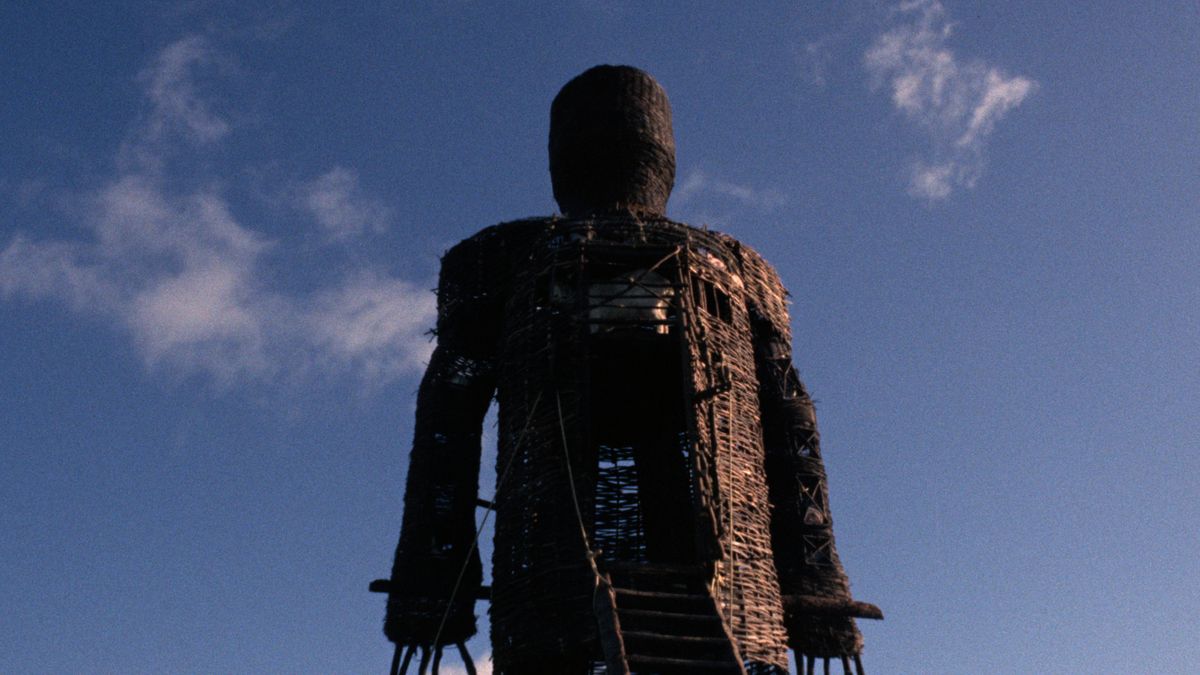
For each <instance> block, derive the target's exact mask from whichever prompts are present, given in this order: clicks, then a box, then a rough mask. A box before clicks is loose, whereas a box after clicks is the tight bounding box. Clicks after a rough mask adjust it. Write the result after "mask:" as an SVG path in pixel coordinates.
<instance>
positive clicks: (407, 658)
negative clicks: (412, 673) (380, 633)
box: [396, 645, 417, 675]
mask: <svg viewBox="0 0 1200 675" xmlns="http://www.w3.org/2000/svg"><path fill="white" fill-rule="evenodd" d="M396 646H397V647H399V645H396ZM415 651H417V646H416V645H409V646H408V651H407V652H405V654H404V663H402V664H400V673H399V675H405V674H406V673H408V664H409V663H411V662H412V657H413V652H415Z"/></svg>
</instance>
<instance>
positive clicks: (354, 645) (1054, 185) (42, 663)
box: [0, 0, 1200, 674]
mask: <svg viewBox="0 0 1200 675" xmlns="http://www.w3.org/2000/svg"><path fill="white" fill-rule="evenodd" d="M415 4H418V3H404V4H399V3H397V4H395V5H393V4H390V3H360V4H358V5H355V6H354V8H353V9H343V10H341V11H336V12H335V11H331V10H330V9H329V7H328V6H327V5H325V4H319V3H290V2H287V3H285V2H277V3H254V6H253V7H252V8H246V7H242V6H240V5H236V4H233V3H226V2H181V3H175V4H169V3H145V4H142V3H132V2H117V3H111V4H109V3H72V2H54V3H36V4H35V3H6V4H4V5H3V6H2V7H0V37H2V42H0V44H3V45H4V47H3V51H2V52H0V53H2V54H3V58H0V87H2V91H4V100H3V102H0V128H3V129H4V132H5V133H4V134H3V146H0V147H2V152H0V317H3V319H2V320H0V383H2V384H0V503H2V504H3V509H0V535H2V536H0V606H3V607H4V608H5V615H6V622H5V624H6V630H5V631H3V632H2V633H0V672H4V673H56V672H82V671H85V670H87V671H91V672H101V673H168V672H181V673H183V672H186V673H260V672H289V673H369V672H382V671H383V670H384V668H385V667H386V665H387V661H388V658H389V657H390V645H389V643H387V642H386V640H385V639H384V637H383V635H382V632H381V626H382V617H383V608H384V601H383V598H381V597H380V596H375V595H371V594H368V593H367V592H366V584H367V582H368V581H370V580H371V579H374V578H377V577H382V576H386V575H387V573H388V571H389V570H390V565H391V556H392V550H393V547H394V546H395V541H396V535H397V532H398V528H399V524H400V514H401V505H402V486H403V484H404V476H405V471H406V467H407V451H408V445H409V442H410V439H411V431H412V421H413V420H412V416H413V407H414V404H415V401H414V398H415V390H416V386H417V383H418V381H419V378H420V374H421V371H422V368H423V364H424V362H425V359H427V357H428V354H429V352H430V350H431V348H432V344H431V342H430V338H429V336H428V335H427V334H426V331H427V330H428V329H429V328H430V327H431V326H432V316H433V310H434V305H433V295H432V293H430V292H429V289H431V288H432V287H433V286H434V285H435V283H436V281H435V280H436V274H437V266H438V256H439V255H440V254H441V253H442V252H443V251H444V250H445V249H446V248H448V247H449V246H451V245H452V244H454V243H455V242H457V241H458V240H460V239H462V238H464V237H466V236H469V235H470V234H472V233H474V232H475V231H477V230H479V229H481V228H483V227H485V226H487V225H490V224H493V223H496V222H500V221H504V220H509V219H515V218H519V217H524V216H532V215H549V214H551V213H553V212H554V211H555V205H554V202H553V199H552V195H551V190H550V181H549V175H548V172H547V165H546V162H547V160H546V138H547V131H548V118H549V104H550V100H551V99H552V98H553V96H554V94H555V93H556V92H557V90H558V88H559V87H561V86H562V84H564V83H565V82H566V81H567V80H569V79H570V78H571V77H573V76H574V75H576V74H578V73H579V72H581V71H583V70H585V69H586V68H588V67H590V66H592V65H595V64H598V63H624V64H630V65H634V66H637V67H640V68H643V69H645V70H647V71H649V72H650V73H651V74H653V75H654V76H655V77H656V78H657V79H658V80H659V81H660V82H661V83H662V85H663V87H664V88H665V89H666V91H667V92H668V94H669V95H670V97H671V101H672V106H673V109H674V115H675V118H674V124H675V133H676V143H677V148H678V166H679V171H678V179H677V184H676V190H675V193H674V196H673V197H672V200H671V202H670V204H669V205H668V215H670V216H672V217H674V218H676V219H678V220H682V221H686V222H689V223H692V224H696V225H700V224H707V225H709V226H710V227H712V228H715V229H719V230H722V231H725V232H728V233H730V234H732V235H734V236H736V237H738V238H739V239H741V240H742V241H743V242H745V243H747V244H749V245H751V246H753V247H755V248H757V249H758V250H759V251H760V252H762V253H763V254H764V255H765V256H766V257H767V258H768V259H769V260H770V261H772V262H773V263H774V264H775V265H776V266H777V268H778V269H779V271H780V273H781V275H782V277H783V279H784V282H785V283H786V284H787V285H788V287H789V288H790V290H791V292H792V294H793V298H792V299H793V304H792V320H793V333H794V340H795V345H794V347H795V358H796V363H797V366H798V368H799V370H800V373H801V376H802V377H803V379H804V380H805V382H806V383H807V385H808V388H809V390H810V391H811V392H812V393H813V395H814V397H815V399H816V403H817V409H818V417H819V420H820V425H821V431H822V446H823V449H824V451H825V455H826V466H827V469H828V472H829V476H830V490H831V505H832V511H833V516H834V520H835V532H836V534H837V536H838V547H839V551H840V553H841V556H842V559H843V562H844V564H845V566H846V569H847V572H848V573H849V575H850V578H851V581H852V583H853V587H854V592H855V595H856V597H858V598H860V599H863V600H866V601H869V602H873V603H876V604H878V605H880V606H881V607H882V608H883V610H884V612H885V614H886V615H887V619H886V620H885V621H883V622H861V627H862V629H863V633H864V635H865V638H866V644H867V647H866V652H865V655H864V660H865V664H866V666H867V669H868V671H870V672H873V673H946V674H950V673H1009V672H1011V673H1018V672H1071V673H1091V672H1101V671H1103V672H1130V673H1139V672H1156V673H1187V672H1194V670H1195V667H1196V666H1195V664H1196V663H1200V643H1198V642H1197V639H1196V638H1197V637H1198V636H1200V612H1198V611H1197V609H1196V608H1197V606H1198V605H1200V527H1197V524H1198V523H1200V458H1198V457H1197V448H1198V447H1200V416H1198V415H1197V401H1198V400H1200V265H1198V264H1197V261H1200V227H1198V226H1200V190H1198V187H1197V186H1198V185H1200V9H1198V8H1197V5H1196V4H1195V3H1194V2H1169V1H1166V0H1164V1H1163V2H1155V3H1150V4H1146V5H1137V6H1134V5H1130V4H1128V3H1117V2H1095V3H1086V4H1077V3H1047V2H1012V3H984V2H955V1H951V0H946V1H945V2H941V3H939V2H937V1H936V0H915V1H911V2H903V3H887V2H879V3H876V2H848V3H839V4H838V5H837V6H836V8H830V7H826V6H824V5H823V4H818V3H755V4H753V5H752V6H750V7H739V8H736V9H734V8H733V6H732V5H729V6H728V7H727V6H726V5H725V4H723V3H721V4H719V3H697V4H695V5H692V6H689V7H688V8H687V9H686V10H683V9H679V8H676V7H675V6H674V5H673V4H669V3H634V2H625V1H622V0H597V1H594V2H583V1H579V2H564V3H553V4H552V3H546V4H544V5H540V6H535V5H533V4H532V3H525V4H522V5H521V6H520V7H518V8H508V9H506V10H503V11H502V10H500V9H497V8H496V7H495V6H494V5H493V4H491V3H477V2H441V3H426V4H425V6H424V7H413V6H412V5H415ZM489 424H490V422H489ZM486 439H487V441H488V442H489V443H491V442H494V435H493V434H492V433H491V432H490V431H489V432H488V434H487V436H486ZM493 454H494V453H493V452H492V449H491V448H488V449H487V450H485V465H486V464H487V461H488V460H490V458H491V457H492V456H493ZM493 480H494V479H493V477H492V476H491V475H490V474H487V473H486V470H485V477H484V479H483V480H482V483H481V493H482V495H483V496H485V497H486V496H490V494H491V492H492V483H493ZM484 550H485V556H486V554H487V553H488V552H490V546H485V547H484ZM485 609H486V605H485V604H484V603H481V604H480V605H479V610H480V612H481V613H482V612H484V611H485ZM472 648H473V651H474V652H475V654H476V656H477V659H484V658H485V657H486V653H487V643H486V639H484V638H482V637H481V638H477V639H476V640H475V641H473V643H472Z"/></svg>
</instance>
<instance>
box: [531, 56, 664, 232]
mask: <svg viewBox="0 0 1200 675" xmlns="http://www.w3.org/2000/svg"><path fill="white" fill-rule="evenodd" d="M550 179H551V182H552V183H553V185H554V199H555V200H556V201H557V202H558V206H559V209H561V210H562V212H563V214H565V215H567V216H573V217H578V216H588V215H594V214H603V213H613V212H620V211H629V212H633V213H635V214H639V215H645V216H662V215H663V214H664V213H665V211H666V208H667V198H668V197H670V195H671V188H672V186H674V184H675V136H674V133H673V132H672V131H671V104H670V102H669V101H668V100H667V93H666V92H665V91H663V88H662V87H661V86H659V84H658V82H655V81H654V78H652V77H650V75H649V74H647V73H645V72H643V71H641V70H638V69H637V68H631V67H629V66H596V67H595V68H591V69H589V70H587V71H585V72H584V73H583V74H581V75H579V76H577V77H576V78H575V79H573V80H571V81H570V82H568V83H567V84H566V85H565V86H564V87H563V88H562V90H560V91H559V92H558V96H555V97H554V103H553V104H551V106H550Z"/></svg>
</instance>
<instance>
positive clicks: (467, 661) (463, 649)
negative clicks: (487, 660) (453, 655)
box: [455, 642, 476, 675]
mask: <svg viewBox="0 0 1200 675" xmlns="http://www.w3.org/2000/svg"><path fill="white" fill-rule="evenodd" d="M455 644H456V645H457V646H458V655H459V656H461V657H462V662H463V667H464V668H466V669H467V675H476V673H475V661H473V660H471V652H469V651H467V646H466V645H465V644H463V643H461V642H457V643H455Z"/></svg>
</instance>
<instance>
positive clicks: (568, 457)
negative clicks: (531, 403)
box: [554, 389, 596, 569]
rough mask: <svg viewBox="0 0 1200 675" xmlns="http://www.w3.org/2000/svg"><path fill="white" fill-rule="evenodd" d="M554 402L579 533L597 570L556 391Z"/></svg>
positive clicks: (559, 395) (559, 399)
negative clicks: (576, 487) (580, 505)
mask: <svg viewBox="0 0 1200 675" xmlns="http://www.w3.org/2000/svg"><path fill="white" fill-rule="evenodd" d="M554 401H555V403H556V404H557V406H558V431H559V433H560V434H562V449H563V462H565V463H566V465H567V484H568V485H570V486H571V504H572V505H573V506H574V507H575V520H576V521H577V522H578V523H579V533H580V534H581V535H583V548H584V550H585V551H587V556H588V560H592V561H593V562H592V569H595V568H596V565H595V561H594V559H593V555H592V547H591V544H590V543H589V542H588V536H587V528H586V527H584V525H583V511H581V510H580V508H579V495H578V494H576V493H575V472H574V471H573V470H572V469H571V453H570V452H568V451H567V426H566V423H565V422H564V421H563V412H562V395H561V394H560V393H559V392H558V390H557V389H555V391H554Z"/></svg>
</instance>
